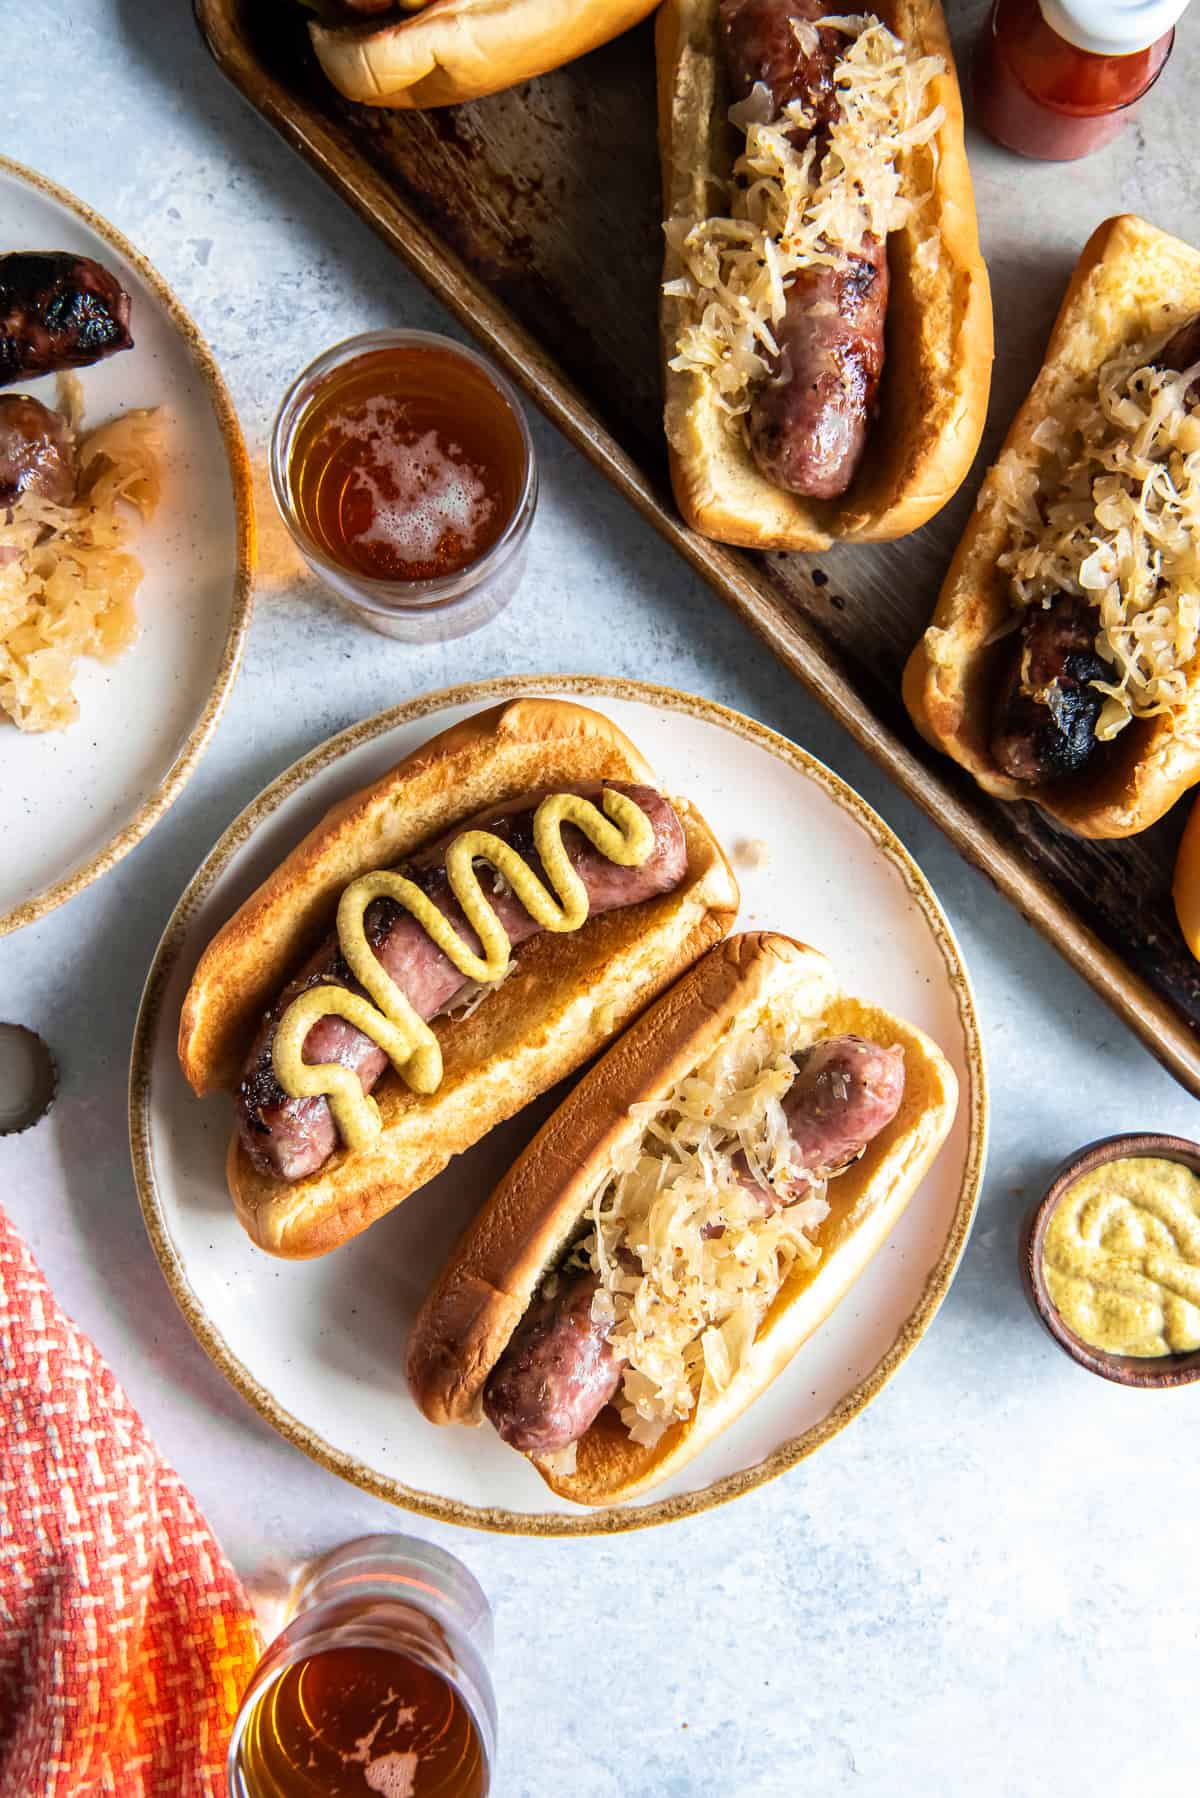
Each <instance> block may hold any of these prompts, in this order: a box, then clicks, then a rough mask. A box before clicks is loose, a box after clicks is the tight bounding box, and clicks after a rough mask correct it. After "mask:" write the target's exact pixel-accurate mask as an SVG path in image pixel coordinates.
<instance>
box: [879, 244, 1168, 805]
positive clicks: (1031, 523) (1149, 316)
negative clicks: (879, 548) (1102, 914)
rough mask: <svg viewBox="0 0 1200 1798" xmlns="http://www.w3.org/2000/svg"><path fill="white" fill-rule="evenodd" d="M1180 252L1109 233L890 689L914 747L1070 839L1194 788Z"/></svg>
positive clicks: (1083, 273) (1086, 258)
mask: <svg viewBox="0 0 1200 1798" xmlns="http://www.w3.org/2000/svg"><path fill="white" fill-rule="evenodd" d="M1198 518H1200V251H1197V250H1195V249H1193V248H1192V247H1191V246H1190V245H1189V244H1185V243H1181V242H1180V241H1179V239H1178V238H1175V237H1170V236H1168V235H1167V233H1166V232H1165V231H1159V230H1157V229H1156V228H1155V227H1154V226H1153V225H1148V224H1146V222H1145V221H1144V220H1142V219H1139V218H1134V217H1131V216H1124V217H1120V218H1113V219H1109V220H1108V221H1107V222H1106V223H1105V224H1103V225H1101V226H1100V227H1099V229H1098V230H1097V231H1095V232H1094V233H1093V235H1092V237H1091V240H1090V241H1089V243H1088V244H1087V247H1086V248H1085V250H1084V252H1083V255H1082V256H1081V257H1080V260H1079V263H1078V265H1077V267H1076V269H1075V272H1074V274H1073V276H1072V278H1071V282H1070V285H1069V287H1068V289H1067V293H1066V297H1065V299H1064V300H1063V304H1062V308H1061V310H1060V312H1059V315H1058V319H1057V322H1056V324H1055V326H1054V331H1053V334H1052V336H1051V338H1050V344H1049V348H1048V349H1047V352H1046V360H1045V363H1044V364H1043V367H1042V371H1041V373H1040V374H1039V376H1038V378H1037V380H1036V381H1035V382H1034V385H1033V388H1032V390H1031V392H1030V394H1029V397H1028V398H1027V399H1026V401H1025V403H1024V405H1023V406H1022V407H1021V410H1020V412H1019V413H1018V414H1017V417H1016V419H1015V421H1014V423H1013V426H1012V429H1011V430H1010V431H1009V434H1008V437H1007V439H1006V440H1005V444H1004V447H1003V449H1002V450H1001V453H1000V455H999V457H998V458H997V460H996V462H995V464H994V466H993V467H992V469H991V470H990V471H989V473H988V475H987V478H986V480H985V481H984V484H983V488H982V490H981V492H980V495H979V501H978V504H977V507H976V510H975V512H974V513H973V515H972V517H971V521H970V523H969V524H968V526H967V529H966V531H965V533H964V535H963V538H962V541H961V543H960V544H959V546H958V550H957V552H956V554H955V557H954V560H953V562H952V564H951V566H950V571H949V573H948V575H947V576H946V580H945V584H944V585H943V587H942V591H941V595H940V597H939V599H938V603H937V608H936V610H935V612H934V616H933V622H932V624H931V625H930V627H929V629H928V630H927V631H926V632H925V635H924V637H923V638H922V640H921V642H920V643H919V644H918V646H917V648H916V650H915V651H914V652H913V655H912V657H911V659H910V661H909V664H908V668H907V669H906V671H905V677H904V696H905V700H906V702H907V704H908V709H909V711H910V712H911V713H912V716H913V718H914V720H915V721H916V723H917V725H918V726H919V727H920V729H921V731H922V733H923V734H924V735H925V736H926V737H928V739H929V741H930V742H931V743H933V744H935V745H936V746H937V747H938V748H941V749H944V750H945V751H946V752H947V753H948V754H949V755H952V756H953V757H954V759H955V760H956V761H957V762H960V763H961V764H962V765H963V767H965V768H967V769H969V770H970V772H971V773H972V774H973V775H974V776H975V778H976V780H977V781H978V782H979V784H980V786H982V787H984V788H985V789H986V790H987V791H988V792H989V793H993V794H995V795H996V796H997V797H998V798H1001V799H1033V800H1036V802H1037V803H1038V804H1039V805H1040V806H1041V807H1042V808H1043V810H1045V811H1046V812H1048V813H1049V814H1050V816H1051V817H1053V818H1055V819H1057V821H1058V822H1059V823H1061V824H1064V825H1066V826H1068V828H1070V829H1071V830H1074V831H1076V832H1078V834H1079V835H1081V836H1087V837H1122V836H1129V835H1132V834H1133V833H1134V832H1136V831H1140V830H1145V829H1146V828H1147V826H1149V825H1151V824H1153V823H1154V822H1155V821H1156V820H1157V819H1158V818H1160V817H1161V816H1162V814H1163V813H1164V812H1165V811H1167V810H1168V809H1169V807H1170V806H1172V805H1173V804H1174V803H1175V801H1176V799H1178V797H1179V796H1180V794H1181V793H1182V792H1183V791H1184V790H1185V789H1186V788H1188V787H1190V786H1192V785H1193V784H1194V783H1195V782H1196V781H1197V780H1200V536H1198V533H1197V519H1198Z"/></svg>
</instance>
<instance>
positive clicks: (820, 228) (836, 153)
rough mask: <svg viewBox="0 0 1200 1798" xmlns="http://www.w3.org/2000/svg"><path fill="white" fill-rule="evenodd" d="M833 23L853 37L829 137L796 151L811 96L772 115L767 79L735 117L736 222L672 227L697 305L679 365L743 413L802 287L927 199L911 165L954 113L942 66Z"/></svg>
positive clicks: (846, 23) (677, 288) (877, 34)
mask: <svg viewBox="0 0 1200 1798" xmlns="http://www.w3.org/2000/svg"><path fill="white" fill-rule="evenodd" d="M821 28H822V30H836V31H840V32H842V33H843V34H844V35H845V37H846V40H847V42H846V48H845V51H844V53H843V54H842V55H841V56H840V57H839V58H838V62H837V65H836V69H835V76H834V79H835V85H836V88H837V93H838V111H837V116H836V118H835V120H834V122H833V124H832V126H831V128H830V131H829V133H828V136H827V138H825V139H824V141H823V143H820V142H818V141H817V138H816V137H815V136H814V137H812V138H810V140H809V141H808V143H807V144H805V146H804V147H803V148H802V149H797V148H796V147H795V146H794V145H793V144H792V143H791V142H790V141H789V137H788V133H789V132H790V131H794V130H795V129H796V128H797V127H801V128H806V127H810V126H811V125H812V123H813V121H812V118H811V116H810V115H808V114H806V113H805V111H804V108H803V106H802V105H801V103H800V102H799V101H793V102H792V103H791V104H790V105H788V106H785V107H784V109H783V112H782V113H781V114H779V115H778V116H773V112H774V109H773V105H772V101H771V96H770V93H769V90H768V89H767V88H766V87H765V86H764V85H763V84H762V83H759V84H757V85H756V86H755V87H754V89H753V90H752V92H751V93H750V95H749V96H748V98H747V99H745V100H743V101H741V102H740V103H739V104H738V105H736V106H734V107H731V109H730V113H729V117H730V120H731V122H732V123H733V124H734V125H735V126H736V128H737V129H738V130H739V131H742V132H744V133H745V138H746V142H745V146H744V148H743V150H742V153H741V155H740V156H739V157H738V159H737V161H736V162H735V163H734V166H733V180H732V181H731V182H730V183H729V184H728V185H727V193H728V196H729V206H730V211H729V215H728V216H726V217H714V218H706V219H702V220H699V221H697V220H695V219H693V218H691V217H678V218H674V219H671V220H669V221H668V223H667V226H666V232H667V238H668V241H669V243H670V244H671V245H672V247H673V248H674V249H675V250H676V251H677V252H678V255H679V258H680V261H681V262H682V265H683V270H684V273H683V274H682V276H680V277H679V278H678V279H676V280H672V281H668V282H667V283H666V284H665V286H664V289H663V291H664V293H666V294H668V295H671V296H672V297H675V298H678V299H681V300H684V301H686V302H687V310H688V313H689V322H688V323H686V324H685V325H684V327H683V329H682V330H681V332H680V334H679V338H678V342H677V349H676V354H675V356H674V357H673V358H672V360H671V364H670V366H671V367H672V368H673V369H676V370H680V371H687V372H692V373H696V374H702V375H705V376H707V377H708V379H709V380H710V381H711V382H712V388H713V392H714V395H715V397H716V400H717V403H718V404H719V405H720V406H721V407H723V408H724V410H725V411H726V412H728V413H729V414H730V416H731V417H737V416H739V415H740V414H742V413H744V412H745V411H746V410H747V409H748V407H749V404H750V392H751V388H752V387H753V386H754V384H755V383H756V382H757V381H760V380H761V379H763V377H764V376H766V375H767V374H769V373H770V368H771V358H772V357H773V356H774V354H775V351H776V347H777V346H776V342H775V337H774V335H773V331H772V327H773V326H775V325H777V324H778V323H779V321H780V320H781V319H782V317H783V313H784V308H785V306H786V304H787V286H788V283H789V281H790V279H791V278H792V277H793V276H794V275H795V274H797V273H798V271H799V270H801V269H803V268H808V267H812V266H814V265H817V264H825V265H836V264H837V263H839V262H840V261H842V260H843V259H844V258H845V257H846V256H847V255H850V254H853V253H854V252H856V251H859V250H861V248H862V244H863V239H864V238H865V237H866V236H868V235H870V236H873V237H876V238H880V239H882V238H885V237H886V236H887V235H888V233H889V232H890V231H895V230H897V229H898V228H899V227H900V226H901V225H902V224H904V223H905V221H906V220H907V219H908V218H909V216H910V214H911V212H912V209H913V207H914V206H915V205H917V204H919V203H920V202H919V197H918V196H914V195H912V194H906V193H905V192H904V191H903V187H904V182H903V176H902V171H901V168H900V166H899V163H900V157H901V155H902V153H903V152H904V151H905V150H908V149H910V148H912V147H913V146H914V145H917V144H923V143H927V142H928V141H929V140H930V139H931V138H932V137H933V136H934V135H935V133H936V132H937V130H938V128H939V127H940V125H941V123H942V120H943V118H944V110H943V108H942V107H941V106H932V107H931V106H930V105H929V98H928V90H929V84H930V82H931V81H932V80H933V79H934V77H935V76H936V75H938V74H940V73H941V71H942V68H943V63H942V59H941V58H940V57H938V56H921V57H916V56H911V55H910V54H909V52H908V51H907V50H906V49H905V47H904V45H903V44H902V43H901V41H900V39H899V38H898V37H896V36H895V35H894V34H893V33H892V32H891V31H889V30H888V29H887V27H886V26H885V25H881V24H880V22H879V20H878V19H876V18H873V17H870V16H869V15H862V16H855V17H845V18H829V19H823V20H822V21H821ZM797 29H798V30H801V31H802V30H803V29H804V27H798V28H797ZM809 29H810V30H811V29H814V28H812V27H809Z"/></svg>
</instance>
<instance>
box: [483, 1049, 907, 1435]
mask: <svg viewBox="0 0 1200 1798" xmlns="http://www.w3.org/2000/svg"><path fill="white" fill-rule="evenodd" d="M794 1059H795V1061H796V1064H797V1071H796V1077H795V1079H794V1081H793V1082H792V1084H791V1086H790V1087H789V1089H788V1091H787V1094H786V1095H785V1097H784V1101H783V1109H784V1115H785V1116H786V1118H787V1121H788V1129H789V1132H790V1135H791V1139H792V1148H793V1152H794V1153H793V1161H792V1170H793V1173H792V1179H791V1181H790V1182H789V1184H788V1188H787V1195H786V1197H784V1196H782V1195H780V1194H779V1193H777V1192H775V1191H774V1190H773V1189H772V1188H769V1187H763V1186H759V1185H758V1183H757V1182H756V1181H755V1179H754V1177H753V1175H752V1174H751V1172H750V1170H749V1168H748V1167H747V1165H746V1161H745V1158H744V1156H743V1155H741V1154H740V1153H739V1154H738V1155H737V1156H735V1157H734V1163H733V1166H734V1171H735V1173H736V1175H737V1177H738V1179H739V1181H740V1182H741V1184H742V1185H743V1186H744V1187H745V1188H746V1189H747V1190H749V1191H750V1192H752V1193H753V1194H754V1195H755V1197H756V1198H757V1199H758V1201H759V1203H760V1204H761V1205H762V1208H763V1213H764V1215H765V1216H768V1217H769V1216H770V1215H771V1213H772V1212H774V1211H776V1210H778V1209H779V1208H780V1207H781V1206H783V1205H786V1204H794V1203H795V1202H796V1200H798V1199H802V1198H803V1197H804V1196H805V1194H806V1193H808V1192H809V1191H810V1190H811V1189H812V1187H813V1186H815V1185H817V1184H818V1183H819V1182H821V1181H823V1180H828V1179H830V1178H832V1177H833V1176H834V1175H836V1174H839V1173H841V1172H842V1171H843V1169H845V1168H846V1167H847V1166H848V1165H849V1163H850V1162H852V1161H855V1160H856V1159H857V1158H858V1156H860V1155H861V1154H862V1153H863V1150H864V1149H865V1148H866V1147H867V1145H868V1143H870V1142H873V1141H874V1139H875V1137H877V1136H878V1135H879V1133H880V1131H881V1130H883V1129H885V1128H886V1127H887V1125H888V1124H890V1123H891V1121H892V1119H893V1118H894V1117H895V1115H896V1113H897V1112H898V1111H899V1109H900V1102H901V1100H902V1098H903V1096H904V1054H903V1051H902V1050H901V1049H884V1048H881V1047H880V1046H879V1044H878V1043H872V1042H868V1041H867V1040H866V1038H865V1037H861V1036H834V1037H826V1038H825V1039H824V1040H823V1041H821V1042H819V1043H814V1044H813V1046H812V1048H811V1049H809V1050H807V1051H806V1052H805V1053H804V1054H803V1055H798V1056H796V1057H794ZM724 1229H725V1226H724V1225H723V1224H714V1225H706V1226H705V1227H704V1232H703V1233H704V1234H705V1235H706V1236H709V1237H712V1236H719V1235H721V1234H723V1232H724ZM622 1254H623V1255H624V1254H625V1251H622ZM627 1259H628V1265H629V1266H630V1268H631V1269H632V1270H633V1271H635V1272H636V1262H635V1261H634V1260H633V1257H632V1256H629V1257H628V1258H627ZM559 1282H560V1283H559V1284H558V1285H557V1286H556V1287H552V1290H551V1295H550V1296H549V1297H547V1296H545V1294H543V1295H542V1296H540V1297H539V1298H537V1299H535V1301H534V1303H533V1304H532V1305H531V1306H530V1308H529V1310H528V1311H527V1312H526V1313H525V1316H524V1317H523V1318H522V1319H521V1322H520V1324H519V1325H518V1326H517V1329H516V1331H515V1332H514V1334H513V1336H512V1339H511V1341H510V1342H509V1344H508V1347H507V1348H506V1349H505V1351H504V1353H503V1354H502V1355H501V1357H500V1359H499V1360H498V1361H497V1363H496V1365H495V1367H494V1368H493V1369H492V1372H491V1375H490V1377H489V1379H488V1382H487V1385H486V1386H485V1388H484V1394H483V1410H484V1415H485V1416H486V1417H487V1418H488V1420H489V1422H490V1423H492V1425H493V1426H494V1427H495V1429H496V1431H497V1432H498V1434H499V1435H500V1436H501V1437H502V1438H503V1439H504V1441H505V1442H507V1443H509V1444H510V1445H511V1446H512V1447H513V1448H516V1449H519V1450H520V1451H521V1453H522V1454H526V1455H550V1454H556V1453H558V1451H559V1450H560V1449H564V1448H567V1447H568V1446H569V1445H570V1444H571V1443H572V1442H578V1440H579V1438H580V1437H581V1436H583V1435H586V1433H587V1431H588V1430H589V1429H590V1428H591V1427H592V1425H593V1423H595V1421H596V1419H597V1417H599V1415H600V1413H601V1411H603V1409H604V1407H605V1405H607V1404H608V1403H609V1401H610V1400H611V1399H612V1397H613V1395H614V1393H615V1392H616V1390H617V1387H618V1385H619V1384H620V1381H621V1370H622V1365H623V1363H622V1362H621V1361H620V1360H619V1359H618V1358H617V1356H616V1355H614V1353H613V1351H612V1348H611V1346H610V1344H609V1340H608V1339H609V1336H610V1335H611V1333H612V1327H613V1326H612V1322H611V1320H608V1319H603V1318H601V1319H597V1318H594V1317H593V1316H592V1298H593V1296H594V1295H595V1293H596V1290H597V1288H598V1286H599V1275H598V1274H596V1273H594V1272H592V1271H591V1270H585V1271H584V1272H582V1273H580V1274H579V1275H577V1276H567V1277H564V1276H562V1275H560V1276H559Z"/></svg>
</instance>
